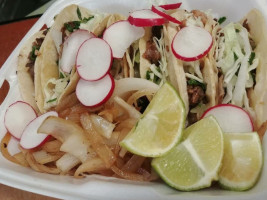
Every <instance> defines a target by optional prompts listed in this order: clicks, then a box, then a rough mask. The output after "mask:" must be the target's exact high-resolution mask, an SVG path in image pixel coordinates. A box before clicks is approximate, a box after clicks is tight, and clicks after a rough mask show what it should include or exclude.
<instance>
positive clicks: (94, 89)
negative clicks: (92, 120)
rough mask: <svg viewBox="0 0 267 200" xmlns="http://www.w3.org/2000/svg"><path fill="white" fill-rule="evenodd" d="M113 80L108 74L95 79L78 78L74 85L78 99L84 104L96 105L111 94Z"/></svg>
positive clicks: (103, 101)
mask: <svg viewBox="0 0 267 200" xmlns="http://www.w3.org/2000/svg"><path fill="white" fill-rule="evenodd" d="M114 87H115V82H114V79H113V77H112V76H111V75H110V74H107V75H106V76H105V77H104V78H102V79H100V80H97V81H85V80H83V79H80V80H79V82H78V84H77V86H76V95H77V98H78V100H79V101H80V102H81V103H82V104H83V105H85V106H88V107H96V106H99V105H101V104H103V103H105V102H106V101H107V100H108V99H109V98H110V97H111V95H112V93H113V91H114Z"/></svg>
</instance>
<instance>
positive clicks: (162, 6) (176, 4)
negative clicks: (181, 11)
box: [159, 3, 182, 10]
mask: <svg viewBox="0 0 267 200" xmlns="http://www.w3.org/2000/svg"><path fill="white" fill-rule="evenodd" d="M181 5H182V3H172V4H165V5H160V6H159V7H161V8H163V9H165V10H172V9H177V8H180V6H181Z"/></svg>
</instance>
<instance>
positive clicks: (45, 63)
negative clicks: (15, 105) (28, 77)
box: [35, 5, 110, 113]
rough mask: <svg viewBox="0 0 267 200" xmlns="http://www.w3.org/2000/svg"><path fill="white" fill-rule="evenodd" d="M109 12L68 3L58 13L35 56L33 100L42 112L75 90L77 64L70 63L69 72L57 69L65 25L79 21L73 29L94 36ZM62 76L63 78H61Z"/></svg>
mask: <svg viewBox="0 0 267 200" xmlns="http://www.w3.org/2000/svg"><path fill="white" fill-rule="evenodd" d="M109 18H110V15H108V14H101V13H92V12H90V11H89V10H87V9H86V8H83V7H78V6H77V5H70V6H68V7H66V8H64V9H63V10H62V11H61V12H60V13H59V14H58V15H57V16H55V21H54V23H53V25H52V27H51V28H50V29H49V31H48V33H47V36H46V38H45V40H44V42H43V45H42V47H41V49H40V56H38V58H37V59H36V69H37V70H36V73H37V76H36V78H35V100H36V102H37V106H38V108H39V110H40V112H41V113H45V112H46V111H48V110H50V109H51V108H52V107H55V106H56V105H57V104H59V103H60V102H61V101H62V99H64V97H66V96H67V95H69V94H70V93H72V92H74V91H75V88H76V85H77V82H78V80H79V76H78V73H77V72H76V67H75V66H73V68H72V70H71V72H70V74H64V72H62V71H61V70H60V67H59V63H60V59H61V56H60V55H61V53H62V52H61V51H62V49H63V48H62V45H63V43H64V38H66V37H67V36H68V35H66V37H63V36H64V35H63V31H64V34H66V33H68V34H71V33H70V32H68V29H66V28H65V29H64V27H66V24H68V23H71V22H75V23H76V22H78V24H79V26H78V28H75V30H76V29H85V30H88V31H90V32H92V33H94V34H95V35H96V36H99V35H101V34H102V33H103V31H104V29H105V28H106V26H107V23H108V20H109ZM62 76H63V77H62Z"/></svg>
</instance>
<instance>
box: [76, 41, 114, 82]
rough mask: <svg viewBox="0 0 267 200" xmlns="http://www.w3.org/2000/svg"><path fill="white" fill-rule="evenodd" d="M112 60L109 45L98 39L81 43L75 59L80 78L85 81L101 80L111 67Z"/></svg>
mask: <svg viewBox="0 0 267 200" xmlns="http://www.w3.org/2000/svg"><path fill="white" fill-rule="evenodd" d="M112 60H113V56H112V51H111V48H110V46H109V44H108V43H107V42H106V41H105V40H103V39H100V38H91V39H88V40H86V41H84V42H83V43H82V45H81V46H80V48H79V50H78V53H77V57H76V67H77V72H78V74H79V75H80V77H81V78H82V79H84V80H86V81H96V80H99V79H101V78H103V77H104V76H105V75H106V74H107V73H108V72H109V69H110V67H111V64H112Z"/></svg>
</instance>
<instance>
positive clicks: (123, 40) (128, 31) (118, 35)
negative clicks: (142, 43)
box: [103, 20, 145, 58]
mask: <svg viewBox="0 0 267 200" xmlns="http://www.w3.org/2000/svg"><path fill="white" fill-rule="evenodd" d="M144 35H145V30H144V28H142V27H136V26H132V25H131V24H130V23H129V21H127V20H122V21H118V22H116V23H114V24H112V25H111V26H109V27H108V28H107V29H106V30H105V32H104V34H103V39H104V40H105V41H106V42H107V43H108V44H109V45H110V47H111V49H112V53H113V57H114V58H122V57H123V55H124V53H125V52H126V50H127V48H128V47H129V46H130V45H131V44H132V43H133V42H134V41H136V40H138V39H139V38H141V37H143V36H144Z"/></svg>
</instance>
